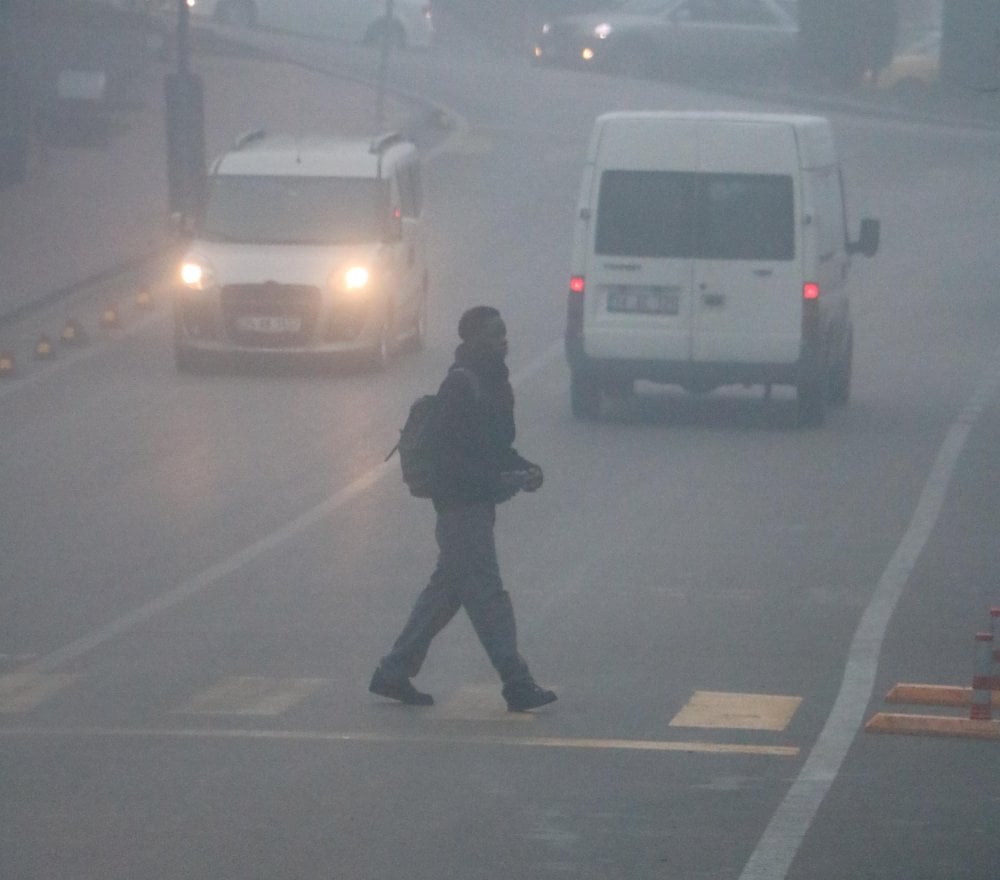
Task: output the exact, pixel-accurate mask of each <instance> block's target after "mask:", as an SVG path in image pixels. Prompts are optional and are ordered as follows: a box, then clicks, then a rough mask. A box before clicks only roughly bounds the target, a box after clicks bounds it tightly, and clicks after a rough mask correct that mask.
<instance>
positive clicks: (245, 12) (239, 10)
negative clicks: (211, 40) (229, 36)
mask: <svg viewBox="0 0 1000 880" xmlns="http://www.w3.org/2000/svg"><path fill="white" fill-rule="evenodd" d="M215 17H216V19H218V20H219V21H221V22H223V23H224V24H240V25H243V26H244V27H253V26H254V25H255V24H257V7H256V6H255V5H254V3H253V0H224V2H222V3H219V5H218V6H216V7H215Z"/></svg>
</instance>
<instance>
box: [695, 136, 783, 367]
mask: <svg viewBox="0 0 1000 880" xmlns="http://www.w3.org/2000/svg"><path fill="white" fill-rule="evenodd" d="M798 166H799V158H798V148H797V144H796V140H795V131H794V128H793V127H792V126H791V125H788V124H784V123H775V122H753V121H743V120H741V121H719V120H713V121H711V122H707V123H706V126H705V129H704V131H703V136H702V138H701V139H700V171H701V174H700V175H699V177H700V180H699V191H698V195H697V221H696V225H697V227H698V239H699V241H698V259H697V260H696V261H695V263H694V278H693V285H694V289H695V295H694V301H693V309H692V320H691V328H692V342H691V356H692V360H693V361H694V362H695V363H698V362H702V363H791V362H794V361H795V360H797V359H798V357H799V349H800V339H801V331H802V309H801V297H802V280H803V279H802V270H801V266H802V261H801V243H800V238H801V229H800V224H798V223H796V217H798V216H799V215H800V213H801V212H800V211H799V209H798V204H799V201H800V198H801V195H800V192H799V189H800V185H799V174H798Z"/></svg>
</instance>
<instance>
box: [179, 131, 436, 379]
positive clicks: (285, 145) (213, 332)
mask: <svg viewBox="0 0 1000 880" xmlns="http://www.w3.org/2000/svg"><path fill="white" fill-rule="evenodd" d="M207 190H208V191H207V195H206V197H205V206H204V209H203V210H202V212H201V214H200V216H199V217H198V218H197V220H196V222H195V223H194V226H193V229H192V231H193V233H194V235H193V240H192V241H191V242H190V244H189V246H188V248H187V251H186V253H185V255H184V257H183V259H182V261H181V265H180V267H179V272H178V285H177V293H176V297H175V299H174V353H175V357H176V361H177V367H178V369H180V370H182V371H196V370H198V369H199V368H200V367H201V366H203V365H207V364H208V363H210V362H211V361H214V360H216V359H221V358H222V357H223V356H229V355H240V354H246V355H252V356H254V357H262V358H268V357H275V358H277V357H282V358H287V357H292V358H323V359H338V358H341V357H344V356H348V355H350V356H361V357H362V358H363V359H365V360H367V361H368V362H369V363H370V364H371V365H372V366H373V367H376V368H379V369H382V368H384V367H386V366H387V364H388V361H389V358H390V356H391V355H392V354H393V353H394V352H395V351H397V350H398V349H400V348H401V347H402V346H403V345H404V344H410V345H412V346H414V347H420V346H422V345H423V340H424V334H425V332H426V323H427V298H428V285H429V279H428V270H427V260H426V245H425V241H424V230H423V220H422V217H423V193H422V186H421V173H420V161H419V156H418V154H417V150H416V147H415V146H414V145H413V144H412V143H411V142H410V141H408V140H406V139H405V138H403V137H402V136H401V135H399V134H398V133H394V132H389V133H387V134H385V135H382V136H379V137H376V138H374V139H371V140H357V139H343V140H342V139H336V138H326V137H292V136H290V135H268V134H267V133H266V132H263V131H256V132H249V133H247V134H246V135H244V136H243V137H241V138H240V139H239V140H238V141H237V142H236V144H234V146H233V148H232V149H231V150H229V151H228V152H226V153H224V154H223V155H222V156H220V157H219V158H218V159H217V160H216V161H215V162H214V163H213V165H212V168H211V171H210V173H209V175H208V187H207Z"/></svg>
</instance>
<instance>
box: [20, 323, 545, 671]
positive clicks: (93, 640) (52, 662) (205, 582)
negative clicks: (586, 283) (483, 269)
mask: <svg viewBox="0 0 1000 880" xmlns="http://www.w3.org/2000/svg"><path fill="white" fill-rule="evenodd" d="M562 345H563V343H562V341H561V340H560V341H558V342H555V343H553V344H552V345H550V346H549V348H547V349H546V350H545V351H544V352H542V354H541V355H539V356H538V357H537V358H535V359H534V360H533V361H531V362H530V363H528V364H527V365H526V366H524V367H522V368H521V369H520V370H519V371H518V372H516V373H515V374H514V375H513V376H511V384H512V385H514V386H515V387H517V386H519V385H521V384H523V383H524V382H526V381H527V380H528V379H530V378H531V377H532V376H534V375H535V374H536V373H539V372H541V370H542V369H544V368H545V367H546V366H547V365H548V364H549V362H551V361H552V360H553V359H554V358H555V357H556V355H558V354H559V353H560V352H561V351H562ZM397 468H398V465H397V464H396V462H395V461H394V460H389V461H384V462H382V463H381V464H378V465H376V466H375V467H373V468H371V469H370V470H369V471H367V472H366V473H364V474H362V475H361V476H360V477H358V478H357V479H356V480H354V482H352V483H350V484H349V485H347V486H345V487H344V488H343V489H341V490H340V491H339V492H337V493H335V494H334V495H332V496H330V497H329V498H327V499H326V500H325V501H323V502H321V503H320V504H318V505H317V506H316V507H313V508H312V509H311V510H307V511H306V512H305V513H303V514H301V515H300V516H298V517H296V518H295V519H293V520H291V521H290V522H288V523H287V524H286V525H284V526H282V527H281V528H280V529H278V530H277V531H275V532H272V533H271V534H269V535H266V536H265V537H263V538H261V539H260V540H259V541H255V542H254V543H252V544H249V545H247V546H246V547H244V548H243V549H242V550H239V551H237V552H236V553H234V554H233V555H232V556H230V557H229V558H228V559H223V560H222V561H221V562H217V563H216V564H215V565H213V566H210V567H209V568H207V569H205V570H204V571H203V572H201V573H200V574H197V575H195V576H194V577H192V578H189V579H188V580H186V581H182V582H181V583H179V584H178V585H177V586H176V587H174V588H173V589H172V590H168V591H167V592H166V593H163V594H162V595H160V596H157V597H156V598H155V599H152V600H150V601H149V602H147V603H146V604H145V605H143V606H141V607H139V608H136V609H135V610H133V611H130V612H128V613H127V614H123V615H122V616H121V617H119V618H117V619H115V620H112V621H111V622H110V623H108V624H106V625H105V626H102V627H99V628H98V629H95V630H93V631H92V632H90V633H88V634H87V635H85V636H82V637H81V638H79V639H76V640H75V641H73V642H70V644H68V645H65V646H64V647H62V648H58V649H56V650H55V651H52V652H51V653H49V654H46V655H45V656H44V657H40V658H39V659H37V660H35V661H33V662H32V663H29V664H28V665H26V666H23V667H21V669H20V670H18V671H20V672H30V673H37V672H54V671H55V670H57V669H59V668H60V667H62V666H65V665H66V664H67V663H70V662H72V661H74V660H78V659H79V658H80V657H83V656H84V655H85V654H89V653H90V652H91V651H93V650H94V649H95V648H99V647H100V646H101V645H104V644H106V643H107V642H109V641H111V640H112V639H115V638H118V637H119V636H121V635H124V634H125V633H127V632H129V631H130V630H133V629H135V628H136V627H137V626H140V625H141V624H143V623H146V622H147V621H148V620H150V619H152V618H153V617H155V616H156V615H157V614H159V613H160V612H162V611H167V610H169V609H171V608H173V607H174V606H176V605H179V604H180V603H181V602H183V601H184V600H185V599H189V598H191V597H192V596H196V595H198V594H199V593H201V592H204V591H205V590H207V589H208V588H209V587H212V586H214V585H215V584H217V583H218V582H219V581H221V580H222V579H223V578H225V577H228V576H229V575H232V574H235V573H236V572H237V571H239V570H240V569H241V568H243V567H244V566H246V565H248V564H250V563H251V562H253V561H254V560H255V559H257V558H259V557H261V556H263V555H264V554H265V553H268V552H269V551H271V550H274V549H275V548H276V547H278V546H280V545H281V544H284V543H285V542H286V541H289V540H291V539H292V538H294V537H295V536H296V535H298V534H299V533H300V532H303V531H305V530H306V529H308V528H309V527H310V526H313V525H315V524H316V523H318V522H321V521H322V520H323V519H325V518H326V517H328V516H330V515H331V514H333V513H334V512H335V511H337V510H339V509H340V508H341V507H344V506H345V505H346V504H348V503H349V502H351V501H353V500H354V499H355V498H357V497H358V496H359V495H361V494H362V493H363V492H366V491H367V490H368V489H370V488H371V487H372V486H374V485H375V484H376V483H378V482H379V481H380V480H381V479H382V478H383V477H384V476H385V475H386V474H387V473H389V472H390V471H394V472H395V470H396V469H397Z"/></svg>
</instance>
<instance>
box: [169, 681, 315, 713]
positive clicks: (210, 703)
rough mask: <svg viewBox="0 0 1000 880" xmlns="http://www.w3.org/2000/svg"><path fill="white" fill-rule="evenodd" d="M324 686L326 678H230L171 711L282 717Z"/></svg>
mask: <svg viewBox="0 0 1000 880" xmlns="http://www.w3.org/2000/svg"><path fill="white" fill-rule="evenodd" d="M325 684H327V679H325V678H272V677H269V676H263V675H232V676H227V677H225V678H223V679H221V680H220V681H218V682H216V683H215V684H213V685H212V686H211V687H208V688H206V689H204V690H202V691H200V692H199V693H197V694H195V696H194V697H193V698H192V699H191V700H190V701H188V702H187V703H186V704H185V705H183V706H182V707H181V708H179V709H175V710H174V711H175V712H177V713H181V714H188V715H281V714H282V713H283V712H287V711H288V710H289V709H291V708H292V707H293V706H295V705H297V704H298V703H301V702H302V701H303V700H304V699H306V697H308V696H310V695H311V694H313V693H315V692H316V691H317V690H319V689H320V688H321V687H323V686H324V685H325Z"/></svg>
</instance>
